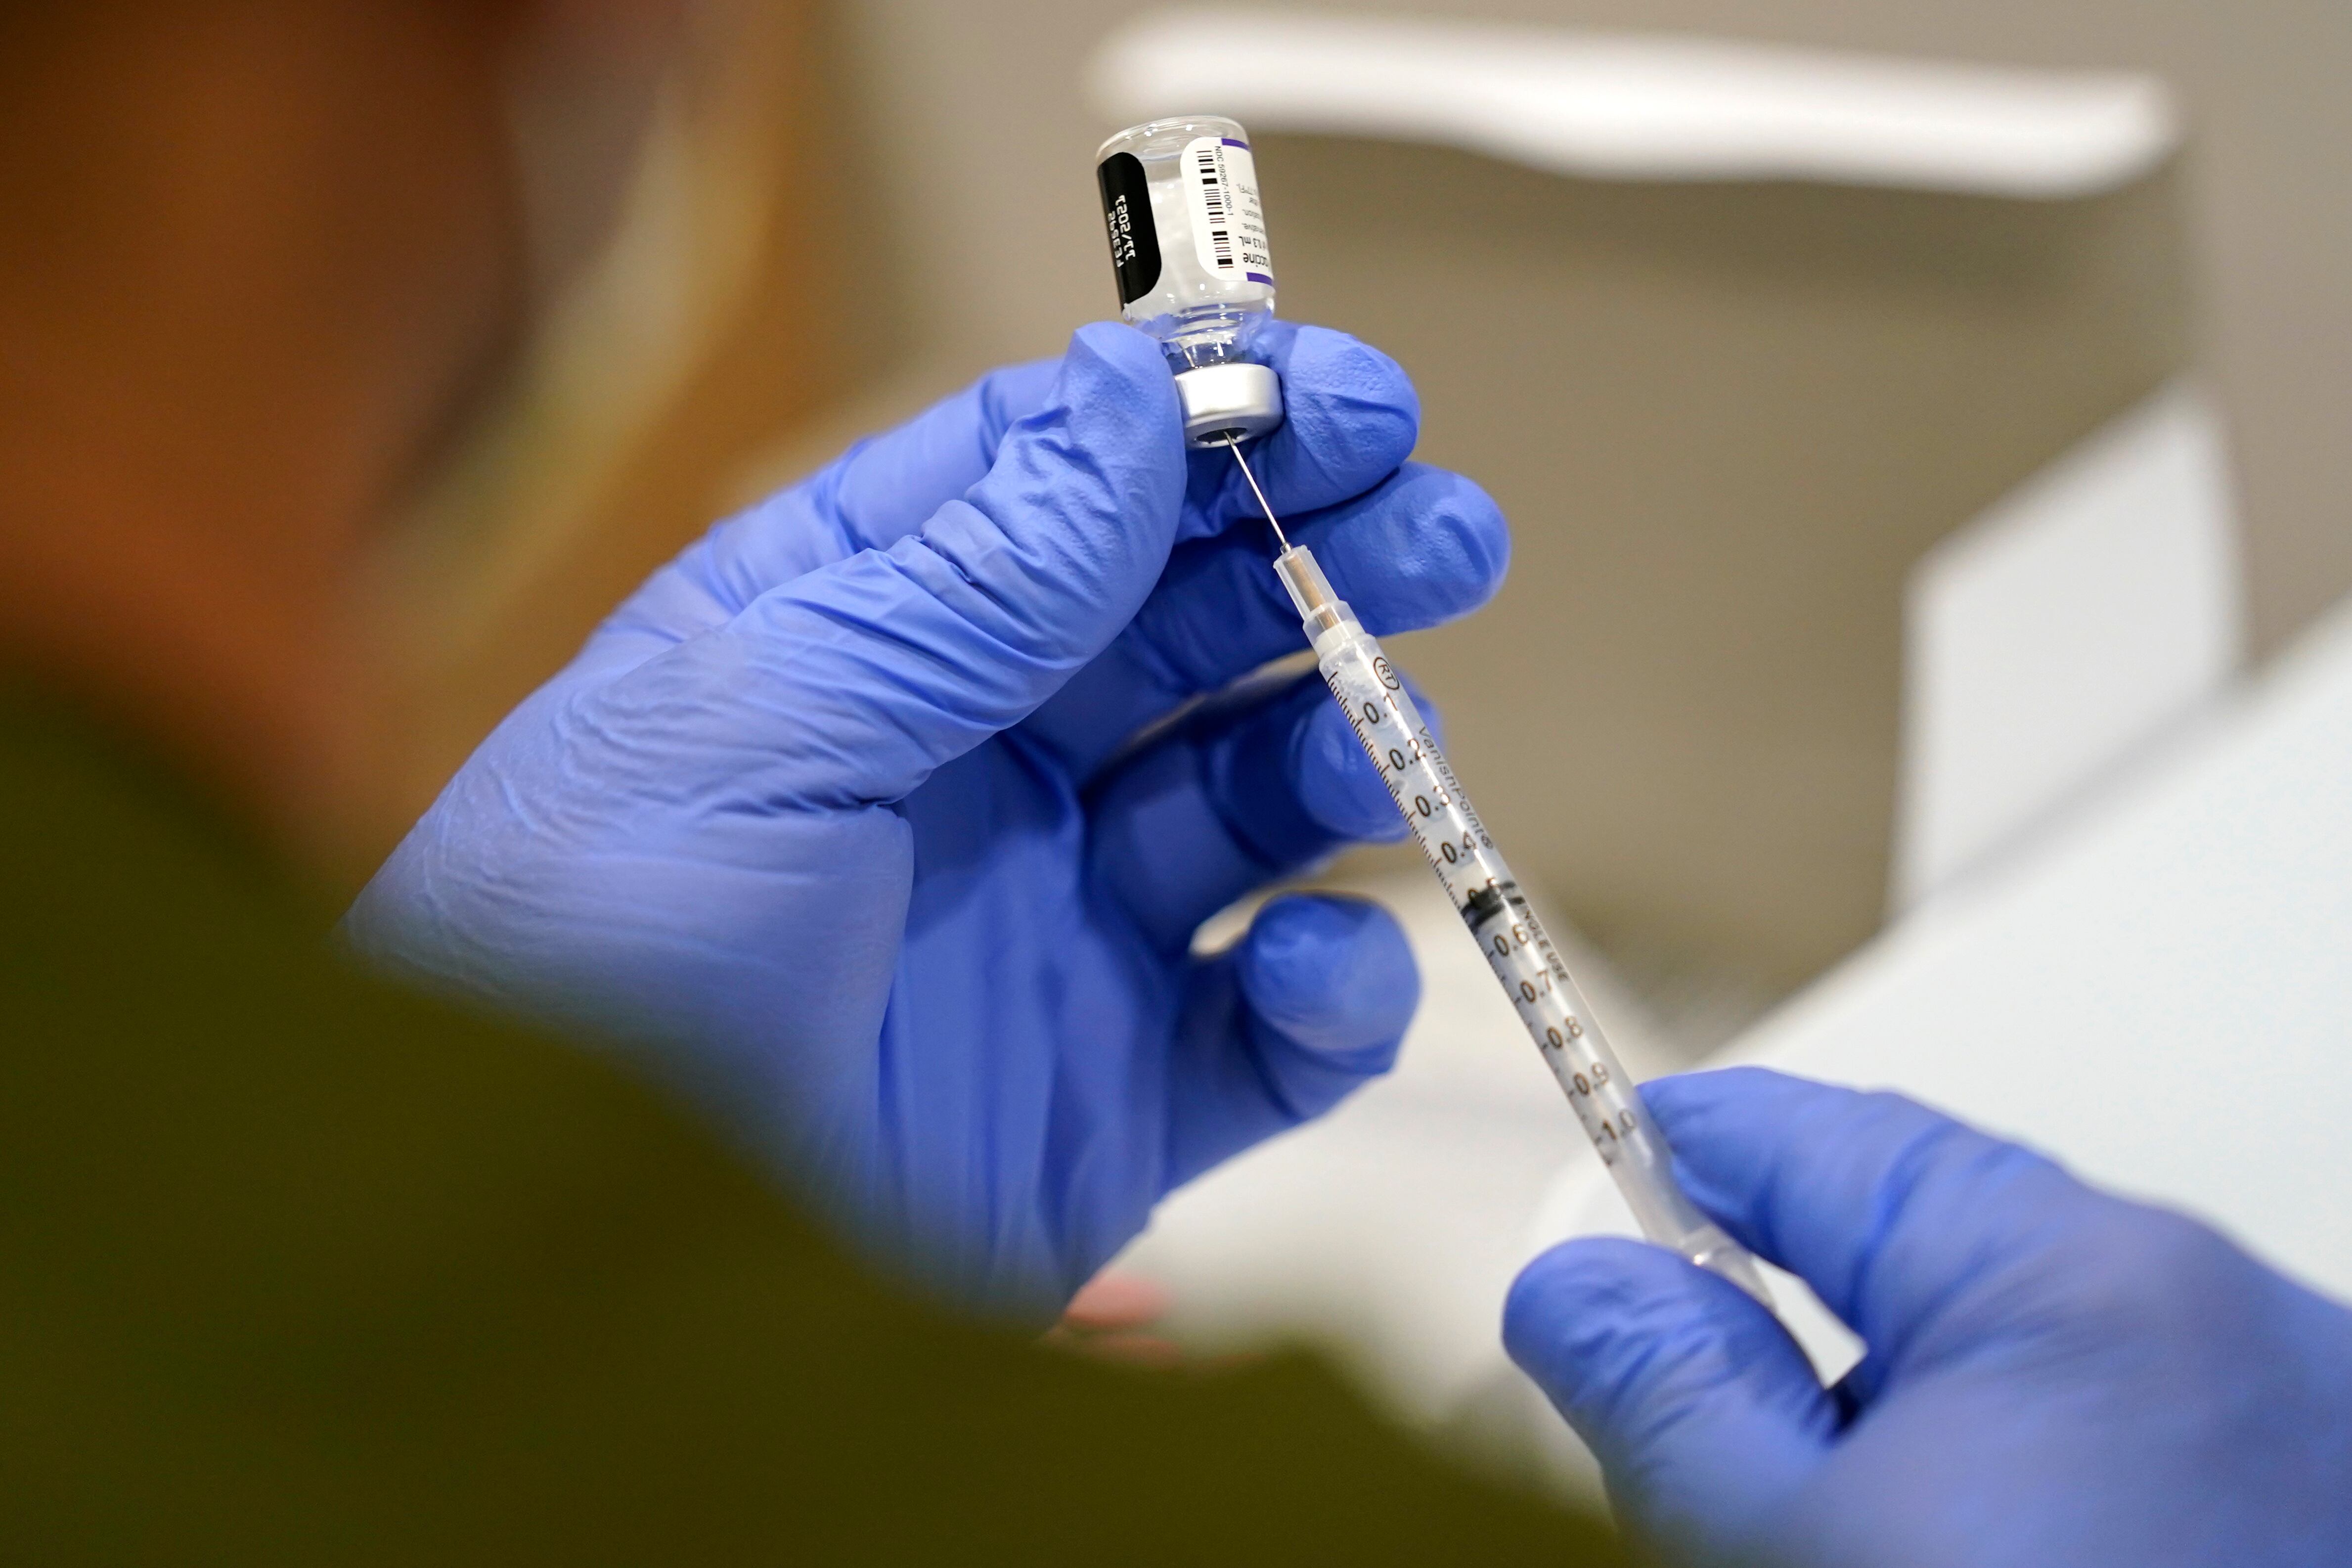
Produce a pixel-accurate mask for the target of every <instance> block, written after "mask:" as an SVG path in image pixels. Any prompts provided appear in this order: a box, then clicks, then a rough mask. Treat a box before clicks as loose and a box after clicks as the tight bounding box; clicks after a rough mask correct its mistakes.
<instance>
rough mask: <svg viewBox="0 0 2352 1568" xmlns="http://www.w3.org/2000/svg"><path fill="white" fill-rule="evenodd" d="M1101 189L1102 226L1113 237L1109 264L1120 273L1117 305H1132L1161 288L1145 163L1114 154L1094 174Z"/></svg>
mask: <svg viewBox="0 0 2352 1568" xmlns="http://www.w3.org/2000/svg"><path fill="white" fill-rule="evenodd" d="M1095 180H1096V183H1097V184H1100V185H1101V186H1102V199H1103V226H1104V227H1105V228H1106V229H1107V230H1108V231H1109V234H1110V264H1111V266H1112V267H1113V268H1116V269H1117V270H1118V302H1119V303H1120V304H1122V305H1132V304H1134V303H1135V302H1136V301H1137V300H1140V299H1142V298H1143V297H1144V296H1145V295H1146V294H1149V293H1150V292H1151V291H1152V290H1153V289H1157V288H1158V287H1160V229H1159V226H1158V225H1156V224H1154V223H1153V222H1152V221H1151V191H1150V186H1149V184H1147V183H1146V180H1145V176H1144V173H1143V163H1142V161H1141V160H1140V159H1139V158H1137V157H1136V155H1135V154H1134V153H1112V154H1111V155H1110V156H1109V157H1108V158H1105V159H1104V160H1103V161H1102V163H1101V164H1100V165H1099V166H1098V167H1097V169H1096V170H1095Z"/></svg>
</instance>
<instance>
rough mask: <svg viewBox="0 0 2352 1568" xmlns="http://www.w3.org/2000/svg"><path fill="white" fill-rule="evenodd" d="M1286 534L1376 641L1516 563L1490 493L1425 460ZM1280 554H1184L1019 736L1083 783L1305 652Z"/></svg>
mask: <svg viewBox="0 0 2352 1568" xmlns="http://www.w3.org/2000/svg"><path fill="white" fill-rule="evenodd" d="M1286 526H1288V524H1286ZM1291 537H1292V538H1293V539H1294V540H1296V541H1297V542H1299V543H1301V544H1303V545H1306V546H1307V547H1308V548H1309V549H1311V550H1313V551H1314V552H1315V557H1316V559H1317V561H1318V562H1319V563H1321V564H1322V566H1323V569H1324V571H1325V573H1326V574H1328V576H1329V577H1330V579H1331V584H1332V586H1333V587H1335V588H1337V589H1338V590H1339V594H1340V596H1341V597H1343V598H1345V599H1347V600H1348V601H1349V603H1350V604H1351V605H1354V606H1355V609H1356V614H1357V615H1358V616H1360V618H1361V619H1362V620H1363V623H1364V625H1365V626H1366V628H1367V629H1369V630H1370V631H1371V632H1372V634H1373V635H1374V636H1384V635H1387V634H1389V633H1391V632H1401V631H1413V630H1418V629H1420V628H1422V627H1424V626H1437V625H1439V624H1441V623H1443V622H1445V621H1449V620H1452V619H1454V617H1456V616H1464V615H1467V614H1468V613H1469V612H1470V611H1472V610H1474V609H1476V608H1477V607H1478V606H1479V605H1483V604H1485V603H1486V601H1487V600H1488V599H1490V598H1492V597H1493V596H1494V595H1495V592H1496V589H1497V588H1499V587H1501V586H1502V582H1503V574H1504V572H1505V570H1506V568H1507V566H1508V564H1509V562H1510V554H1511V547H1510V531H1509V530H1508V528H1507V526H1506V525H1505V523H1504V521H1503V514H1502V512H1501V510H1499V509H1498V508H1496V505H1495V503H1494V501H1493V500H1491V499H1489V498H1488V496H1487V495H1486V491H1484V490H1482V489H1479V488H1478V487H1477V486H1476V485H1475V484H1473V483H1471V482H1470V481H1469V480H1468V479H1464V478H1463V477H1462V476H1461V475H1459V474H1454V473H1449V472H1447V471H1445V470H1444V469H1443V468H1426V467H1423V465H1421V464H1418V463H1408V464H1407V465H1405V467H1404V468H1402V470H1400V471H1399V472H1398V473H1396V474H1395V475H1394V476H1392V477H1391V478H1390V479H1387V480H1385V481H1384V482H1383V483H1382V484H1381V486H1380V487H1379V488H1378V489H1375V490H1373V491H1372V492H1371V493H1370V495H1367V496H1363V497H1360V498H1359V499H1358V500H1353V501H1349V502H1347V503H1345V504H1343V505H1340V506H1337V507H1333V508H1330V509H1328V510H1324V511H1321V512H1318V513H1314V514H1311V515H1308V516H1305V517H1302V518H1299V519H1298V520H1297V524H1296V526H1295V527H1293V528H1292V529H1291ZM1273 552H1274V542H1273V536H1272V535H1271V534H1270V533H1265V532H1264V531H1259V532H1257V533H1256V534H1255V535H1252V534H1250V533H1249V532H1248V531H1244V530H1236V531H1233V532H1230V533H1227V534H1225V535H1222V536H1220V537H1218V538H1216V539H1213V540H1199V541H1195V542H1192V543H1190V544H1181V545H1179V546H1177V548H1176V550H1175V552H1174V553H1173V554H1172V555H1171V557H1170V558H1169V563H1168V570H1167V572H1166V573H1165V574H1164V575H1163V576H1162V577H1161V578H1160V584H1159V585H1158V586H1157V587H1156V588H1154V589H1153V591H1152V594H1151V596H1150V598H1149V599H1147V600H1146V601H1145V602H1144V605H1143V608H1142V610H1141V611H1140V612H1139V613H1138V615H1137V616H1136V617H1135V621H1134V624H1133V625H1131V626H1128V627H1127V628H1126V629H1125V630H1124V631H1122V632H1121V633H1120V634H1119V635H1118V638H1117V639H1116V640H1115V641H1113V642H1112V644H1111V646H1110V647H1108V649H1106V650H1105V651H1104V653H1103V655H1102V657H1101V658H1097V659H1096V660H1094V661H1093V662H1092V663H1090V664H1089V665H1088V666H1087V668H1085V669H1083V670H1081V671H1079V672H1078V673H1077V674H1076V676H1074V677H1073V678H1072V679H1071V680H1070V681H1069V683H1068V685H1067V686H1066V687H1065V688H1064V689H1062V690H1061V691H1060V692H1058V693H1057V694H1056V695H1055V698H1054V700H1052V701H1051V702H1049V703H1047V704H1046V705H1045V707H1044V708H1042V709H1040V710H1038V712H1037V714H1036V715H1035V717H1034V718H1033V719H1031V720H1030V721H1029V722H1028V724H1027V725H1026V726H1024V731H1023V732H1024V734H1028V735H1030V736H1033V737H1034V738H1035V739H1037V740H1038V741H1040V742H1043V743H1044V744H1045V745H1047V746H1049V747H1050V748H1052V750H1053V751H1054V752H1055V755H1056V756H1058V757H1060V758H1061V759H1062V760H1063V762H1064V763H1066V764H1067V765H1068V766H1070V767H1071V768H1072V769H1073V770H1074V771H1076V772H1077V773H1079V774H1080V775H1081V776H1084V775H1085V774H1087V773H1090V772H1091V771H1092V770H1093V769H1094V768H1095V767H1096V766H1097V764H1099V763H1100V762H1101V761H1102V760H1103V759H1104V758H1105V757H1108V756H1109V755H1110V754H1111V753H1112V752H1116V751H1117V750H1118V747H1119V746H1120V745H1121V744H1122V743H1123V742H1125V741H1126V740H1127V739H1128V738H1129V736H1131V735H1133V734H1135V733H1136V731H1139V730H1141V729H1143V728H1144V727H1145V726H1147V725H1149V724H1151V723H1153V722H1154V721H1158V720H1160V719H1161V718H1163V717H1164V716H1166V715H1167V714H1168V713H1170V712H1172V711H1173V710H1175V709H1177V708H1178V707H1180V706H1181V705H1182V704H1183V703H1185V702H1188V701H1190V700H1192V699H1193V698H1195V697H1198V696H1199V695H1201V694H1202V692H1206V691H1215V690H1219V689H1223V687H1225V686H1226V685H1228V684H1230V683H1231V682H1233V681H1234V680H1235V679H1239V678H1240V677H1242V676H1244V675H1246V674H1247V673H1249V672H1250V671H1251V670H1253V669H1255V668H1257V667H1258V666H1259V665H1261V664H1264V663H1265V662H1266V661H1267V660H1268V659H1273V658H1281V657H1282V656H1283V655H1284V654H1287V653H1296V652H1297V651H1299V650H1300V649H1301V648H1303V647H1306V646H1307V643H1306V637H1305V635H1304V634H1303V633H1302V632H1301V631H1300V630H1299V626H1298V612H1297V610H1296V609H1295V608H1294V607H1293V606H1292V605H1291V603H1290V599H1289V597H1288V595H1286V594H1285V593H1284V592H1283V589H1282V584H1281V582H1280V580H1279V579H1277V578H1276V575H1275V574H1274V568H1273V566H1272V564H1271V561H1272V557H1273Z"/></svg>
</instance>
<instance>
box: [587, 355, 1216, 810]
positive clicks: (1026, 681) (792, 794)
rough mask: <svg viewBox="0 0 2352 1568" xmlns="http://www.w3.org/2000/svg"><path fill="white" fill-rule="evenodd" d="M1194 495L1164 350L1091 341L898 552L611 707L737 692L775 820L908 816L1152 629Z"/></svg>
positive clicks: (851, 568)
mask: <svg viewBox="0 0 2352 1568" xmlns="http://www.w3.org/2000/svg"><path fill="white" fill-rule="evenodd" d="M1186 477H1187V476H1186V468H1185V454H1184V447H1183V437H1182V426H1181V419H1180V417H1179V416H1178V412H1177V405H1176V394H1175V387H1174V384H1173V380H1172V378H1171V376H1170V374H1169V372H1168V368H1167V365H1166V363H1165V362H1164V361H1163V360H1162V358H1161V357H1160V349H1159V346H1158V345H1157V344H1155V343H1154V342H1151V340H1150V339H1149V338H1146V337H1145V336H1143V335H1142V334H1141V333H1139V332H1137V331H1132V330H1131V329H1129V328H1126V327H1122V326H1117V325H1112V324H1109V323H1100V324H1097V325H1094V326H1089V327H1086V328H1082V329H1081V330H1080V331H1078V332H1077V333H1076V336H1075V337H1074V338H1073V339H1072V340H1071V343H1070V347H1069V351H1068V353H1066V355H1065V356H1064V358H1063V362H1062V367H1061V372H1060V374H1059V376H1058V377H1057V378H1056V380H1055V384H1054V387H1053V389H1052V391H1051V393H1050V394H1048V395H1047V396H1046V398H1045V404H1044V405H1043V406H1042V407H1040V408H1039V409H1038V410H1037V411H1036V412H1035V413H1034V414H1031V415H1029V416H1026V417H1025V418H1023V419H1021V420H1020V421H1018V422H1017V423H1016V424H1014V425H1013V427H1012V429H1011V430H1010V431H1008V432H1007V434H1006V436H1005V437H1004V440H1003V444H1002V445H1001V446H1000V447H999V448H998V451H997V456H996V459H995V462H994V464H993V465H992V467H991V468H990V469H989V471H988V473H987V474H986V476H985V477H983V478H982V479H981V481H980V482H979V483H978V484H976V485H974V486H973V487H972V488H971V489H970V490H968V491H966V492H965V493H964V495H963V496H962V497H961V499H958V500H951V501H950V502H948V503H947V504H946V505H944V506H942V507H940V509H939V510H937V511H936V512H934V513H933V514H932V515H931V517H930V518H929V521H926V522H925V523H924V524H923V526H922V527H921V528H920V529H919V530H917V531H915V532H913V533H911V534H908V535H907V536H905V537H903V538H901V539H899V540H898V541H897V542H894V543H892V544H891V545H889V546H888V547H887V549H881V550H866V551H862V552H858V553H856V554H854V555H851V556H848V557H847V558H845V559H844V560H841V561H838V562H835V563H832V564H830V565H827V566H824V567H821V568H819V569H817V570H815V571H813V572H810V573H807V574H803V575H802V576H800V577H797V578H795V579H793V581H791V582H789V583H785V584H780V585H779V586H777V587H775V588H773V589H772V590H770V591H769V592H767V593H765V594H762V595H760V596H759V597H758V598H756V599H754V600H753V601H752V602H751V604H750V605H747V606H746V607H745V608H744V610H743V611H742V613H741V614H740V615H738V616H736V617H735V618H734V619H733V620H731V621H730V622H729V623H728V624H727V625H726V626H721V627H719V628H718V629H717V630H715V631H712V632H709V633H708V634H706V635H705V636H703V637H698V638H696V639H694V640H693V641H692V642H689V643H686V644H681V645H680V646H679V647H677V648H674V649H672V650H670V652H669V653H667V654H664V655H662V656H660V657H658V658H655V659H652V660H649V661H647V663H646V665H644V666H641V667H640V668H638V669H636V670H635V671H633V672H631V674H630V675H629V676H627V677H625V678H624V679H623V680H622V681H621V682H619V683H616V685H617V687H619V688H622V689H615V690H614V691H613V692H612V693H611V696H612V698H613V700H615V701H618V702H622V703H630V704H634V703H636V702H646V703H650V704H653V705H656V706H667V705H668V704H669V703H670V702H672V701H686V702H690V703H691V702H696V701H698V700H703V699H706V698H707V695H708V693H709V692H711V691H714V690H718V691H724V692H726V693H727V694H728V700H729V701H730V703H732V704H737V705H740V707H739V717H740V720H741V721H742V722H741V727H740V730H739V731H737V732H735V733H734V734H733V735H732V736H731V739H732V740H733V741H734V742H736V743H737V744H738V745H740V747H741V748H742V750H743V752H745V753H746V759H747V760H749V759H752V758H756V759H757V762H756V764H755V765H756V766H757V770H758V772H757V776H756V777H753V778H742V779H741V780H740V782H741V783H742V784H745V785H746V786H748V787H750V788H751V789H753V790H755V791H756V792H757V793H758V794H760V795H761V796H762V797H763V798H765V799H766V800H768V801H770V802H772V803H774V804H779V805H791V804H796V805H817V806H860V805H874V804H877V803H886V802H890V801H895V800H898V799H900V798H903V797H904V796H905V795H908V793H909V792H911V791H912V790H913V789H914V788H915V787H916V786H917V785H919V784H921V783H922V782H923V781H924V779H926V778H927V777H929V774H930V773H931V772H932V771H933V770H934V769H936V768H938V767H939V766H940V765H941V764H942V763H947V762H949V761H951V760H952V759H954V758H955V757H958V756H960V755H961V754H962V753H963V752H967V751H970V750H971V748H972V747H974V746H976V745H978V744H979V743H980V742H982V741H985V740H987V739H988V738H989V737H990V736H992V735H993V734H995V733H996V732H997V731H1001V730H1003V729H1005V728H1007V727H1009V726H1011V725H1013V724H1015V723H1018V722H1019V721H1021V720H1022V719H1024V718H1025V717H1027V716H1028V714H1029V713H1030V712H1031V711H1032V710H1034V709H1035V708H1036V707H1037V705H1038V704H1039V703H1041V702H1043V701H1044V700H1045V699H1046V698H1048V697H1050V696H1052V695H1053V694H1054V692H1055V691H1056V690H1058V689H1060V687H1061V685H1062V683H1063V682H1064V681H1066V680H1067V679H1069V677H1070V676H1071V675H1073V674H1074V673H1076V671H1077V670H1078V669H1080V668H1083V667H1084V666H1085V665H1086V664H1087V662H1088V661H1089V660H1091V659H1092V658H1094V657H1095V656H1096V655H1097V654H1098V653H1100V652H1101V651H1102V649H1103V648H1104V647H1106V646H1107V645H1108V643H1109V642H1110V640H1111V639H1112V638H1113V637H1116V636H1117V635H1118V632H1119V631H1120V630H1121V629H1122V628H1123V627H1124V626H1126V625H1127V623H1128V622H1129V620H1131V619H1132V618H1133V617H1134V616H1135V612H1136V611H1137V609H1138V608H1139V607H1140V606H1141V605H1142V603H1143V600H1144V598H1145V596H1146V595H1149V594H1150V591H1151V588H1152V586H1153V584H1155V583H1157V582H1158V580H1159V578H1160V572H1161V571H1162V570H1163V568H1164V567H1165V566H1166V564H1167V558H1168V552H1169V549H1170V546H1171V544H1172V543H1173V542H1174V540H1175V534H1176V524H1177V517H1178V513H1179V510H1180V508H1181V504H1182V501H1183V497H1184V487H1185V480H1186ZM739 778H740V775H739Z"/></svg>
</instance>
